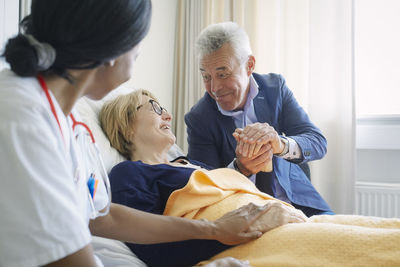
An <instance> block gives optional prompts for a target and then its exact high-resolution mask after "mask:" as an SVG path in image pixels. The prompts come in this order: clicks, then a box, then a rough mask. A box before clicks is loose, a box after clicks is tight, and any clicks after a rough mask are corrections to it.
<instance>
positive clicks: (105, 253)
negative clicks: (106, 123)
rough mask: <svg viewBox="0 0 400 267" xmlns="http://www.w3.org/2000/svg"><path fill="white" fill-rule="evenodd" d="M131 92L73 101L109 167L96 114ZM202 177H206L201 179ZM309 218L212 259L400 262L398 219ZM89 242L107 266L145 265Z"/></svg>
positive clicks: (125, 252)
mask: <svg viewBox="0 0 400 267" xmlns="http://www.w3.org/2000/svg"><path fill="white" fill-rule="evenodd" d="M131 91H132V89H129V88H123V87H121V88H118V89H116V90H114V91H113V92H111V93H110V94H109V95H108V96H107V97H105V98H104V99H103V100H101V101H92V100H89V99H87V98H82V99H81V100H80V101H79V102H78V103H77V105H76V108H77V111H78V112H79V114H80V116H81V119H82V120H83V121H84V122H85V123H86V124H87V125H88V126H89V127H90V128H91V130H92V132H93V134H94V136H95V139H96V142H97V145H98V146H99V150H100V153H101V154H102V156H103V159H104V164H105V167H106V169H107V171H110V169H111V168H112V167H113V166H114V165H116V164H117V163H119V162H120V161H122V160H124V158H123V157H122V156H121V155H120V154H119V153H118V152H117V151H116V150H115V149H114V148H112V147H111V146H110V142H109V141H108V139H107V138H106V136H105V134H104V133H103V131H102V130H101V127H100V124H99V120H98V113H99V111H100V109H101V106H102V104H103V103H104V102H105V101H107V100H110V99H112V98H114V97H116V96H117V95H120V94H126V93H129V92H131ZM182 154H183V153H182V150H181V149H180V148H179V147H178V146H176V145H175V146H173V147H172V148H171V150H170V151H169V157H170V158H171V159H172V158H175V157H177V156H180V155H182ZM191 180H192V179H191ZM200 180H201V181H204V179H203V178H202V179H200ZM193 181H195V180H193ZM193 188H196V187H193ZM198 193H199V194H202V193H203V192H198ZM206 193H207V192H206ZM190 194H192V192H190ZM198 197H202V196H201V195H199V196H198ZM236 199H237V200H240V199H242V198H240V199H238V198H236ZM227 200H228V201H229V199H227ZM224 201H225V200H224ZM233 202H234V203H236V202H240V201H236V200H235V201H233ZM187 203H188V201H184V204H183V205H176V206H177V207H179V208H181V207H182V206H185V205H187ZM181 204H182V203H181ZM211 208H212V206H211ZM214 214H216V213H214ZM178 216H180V215H178ZM194 219H196V218H195V217H194ZM310 221H312V223H304V224H288V225H285V226H282V227H278V228H276V229H274V230H271V231H269V232H267V233H266V234H264V235H263V236H262V237H261V238H260V239H258V240H255V241H253V242H249V243H247V244H244V245H240V246H237V247H234V248H231V249H229V250H226V251H225V252H223V253H220V254H218V255H217V256H216V258H218V257H226V256H235V257H237V258H239V259H248V257H250V254H254V258H253V261H252V264H254V266H263V267H264V266H266V265H267V266H293V265H295V266H400V247H399V244H400V220H399V219H383V218H374V217H363V216H355V215H354V216H353V215H338V216H315V217H313V218H311V219H310ZM321 237H322V238H321ZM92 244H93V248H94V252H95V254H96V255H97V256H98V257H99V258H100V259H101V260H102V262H103V264H104V266H105V267H108V266H113V267H122V266H139V267H145V266H146V264H145V263H144V262H143V261H141V260H140V259H139V258H137V257H136V256H135V254H134V253H132V252H131V250H130V249H129V248H128V247H127V246H126V245H125V244H124V243H123V242H120V241H116V240H111V239H106V238H100V237H93V241H92ZM310 244H311V246H310ZM243 253H244V254H245V256H243V255H244V254H243ZM242 256H243V257H242ZM257 261H258V264H257ZM265 262H268V263H269V264H265Z"/></svg>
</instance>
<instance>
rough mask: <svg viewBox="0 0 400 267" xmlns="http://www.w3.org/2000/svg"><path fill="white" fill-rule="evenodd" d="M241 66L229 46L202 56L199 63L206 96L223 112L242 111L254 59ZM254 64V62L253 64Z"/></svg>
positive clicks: (225, 45) (226, 45)
mask: <svg viewBox="0 0 400 267" xmlns="http://www.w3.org/2000/svg"><path fill="white" fill-rule="evenodd" d="M249 58H250V59H249V61H248V62H246V63H245V64H241V65H240V62H239V61H238V60H237V59H236V57H235V55H234V52H233V49H232V48H231V46H230V45H229V44H224V45H223V46H222V47H221V48H220V49H218V50H217V51H215V52H213V53H211V54H208V55H206V56H204V57H203V58H202V59H201V61H200V72H201V75H202V76H203V81H204V85H205V87H206V90H207V92H208V94H209V95H210V96H211V97H212V98H213V99H214V100H215V101H217V103H218V104H219V105H220V107H221V108H222V109H224V110H227V111H231V110H236V109H242V108H243V106H244V104H245V103H246V99H247V94H248V91H249V77H250V75H251V73H252V70H253V67H251V68H248V66H249V64H250V61H252V62H253V59H254V57H252V56H250V57H249ZM253 63H254V62H253Z"/></svg>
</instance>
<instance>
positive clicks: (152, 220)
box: [89, 204, 267, 245]
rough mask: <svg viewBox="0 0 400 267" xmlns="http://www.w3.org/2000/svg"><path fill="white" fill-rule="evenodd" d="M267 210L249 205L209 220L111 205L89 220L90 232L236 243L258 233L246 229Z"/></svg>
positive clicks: (144, 240)
mask: <svg viewBox="0 0 400 267" xmlns="http://www.w3.org/2000/svg"><path fill="white" fill-rule="evenodd" d="M266 210H267V209H266V208H265V207H259V206H256V205H254V204H248V205H246V206H243V207H241V208H239V209H237V210H234V211H232V212H229V213H227V214H225V215H224V216H222V217H221V218H220V219H218V220H216V221H214V222H209V221H206V220H189V219H184V218H179V217H172V216H162V215H155V214H150V213H146V212H142V211H139V210H135V209H131V208H128V207H125V206H122V205H118V204H111V208H110V213H109V214H108V215H106V216H103V217H99V218H96V219H95V220H92V221H91V222H90V225H89V226H90V230H91V232H92V234H93V235H98V236H102V237H107V238H112V239H117V240H121V241H126V242H132V243H140V244H152V243H162V242H174V241H182V240H188V239H215V240H218V241H220V242H221V243H224V244H227V245H235V244H240V243H245V242H248V241H250V240H253V239H255V238H258V237H260V236H261V234H262V233H261V232H260V231H249V232H247V231H248V229H249V226H250V225H251V224H252V223H253V222H254V221H255V220H257V218H259V217H260V216H262V215H263V214H264V213H265V212H266Z"/></svg>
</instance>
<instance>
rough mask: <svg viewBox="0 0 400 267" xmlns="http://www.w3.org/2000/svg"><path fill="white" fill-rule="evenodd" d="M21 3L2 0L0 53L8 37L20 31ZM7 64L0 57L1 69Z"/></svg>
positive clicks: (0, 9) (0, 4)
mask: <svg viewBox="0 0 400 267" xmlns="http://www.w3.org/2000/svg"><path fill="white" fill-rule="evenodd" d="M18 20H19V5H18V1H15V0H0V54H3V51H4V46H5V44H6V41H7V40H8V38H10V37H12V36H13V35H15V34H17V33H18ZM5 66H6V64H5V62H4V60H3V58H1V59H0V69H2V68H4V67H5Z"/></svg>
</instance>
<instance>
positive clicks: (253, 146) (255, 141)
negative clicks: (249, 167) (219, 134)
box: [233, 122, 284, 157]
mask: <svg viewBox="0 0 400 267" xmlns="http://www.w3.org/2000/svg"><path fill="white" fill-rule="evenodd" d="M233 136H234V137H235V139H236V141H238V140H239V142H238V149H239V152H240V153H241V154H242V155H243V156H246V157H251V156H252V155H255V154H258V152H259V150H260V149H261V147H262V146H263V145H265V144H268V143H269V144H270V145H271V147H272V152H273V154H280V153H281V152H282V151H283V149H284V144H283V142H282V141H281V139H280V137H279V135H278V133H277V132H276V131H275V129H274V128H273V127H272V126H270V125H269V124H268V123H259V122H256V123H253V124H250V125H247V126H246V127H245V128H244V129H240V128H237V129H236V130H235V132H234V133H233Z"/></svg>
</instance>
